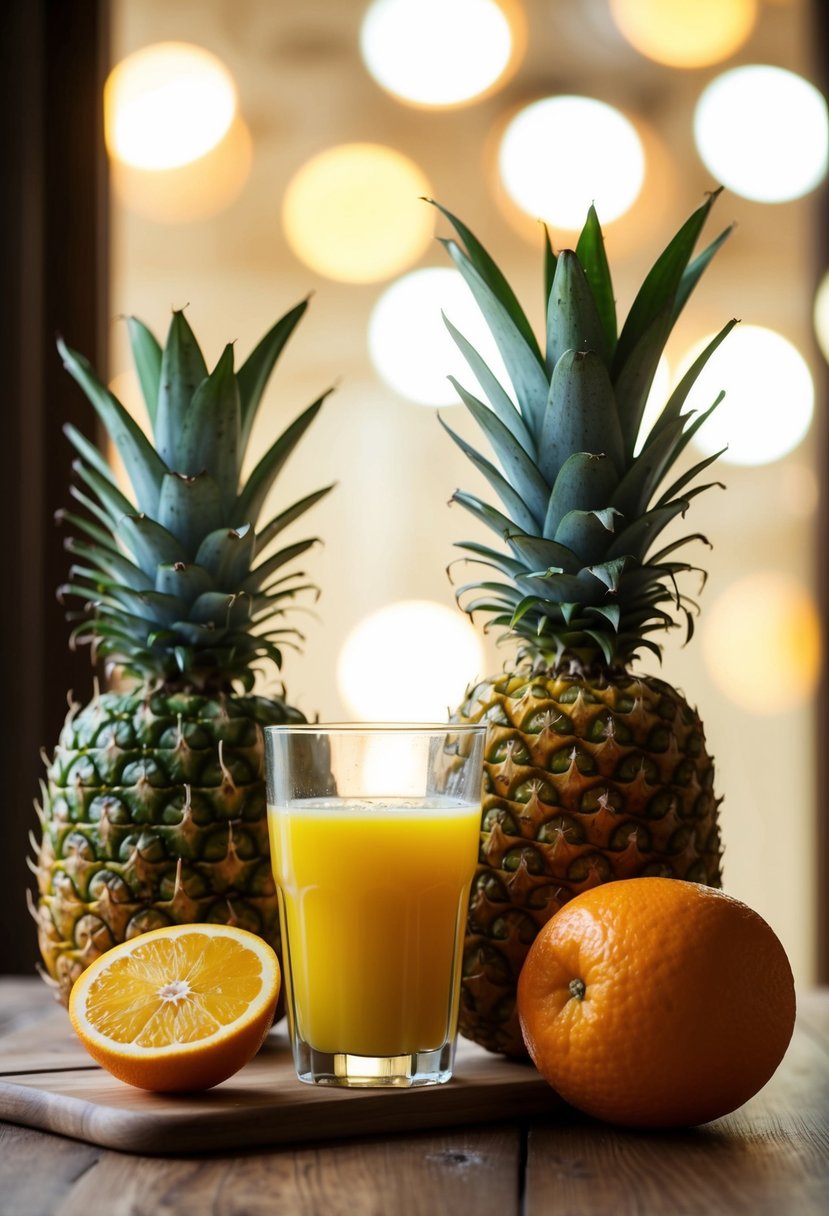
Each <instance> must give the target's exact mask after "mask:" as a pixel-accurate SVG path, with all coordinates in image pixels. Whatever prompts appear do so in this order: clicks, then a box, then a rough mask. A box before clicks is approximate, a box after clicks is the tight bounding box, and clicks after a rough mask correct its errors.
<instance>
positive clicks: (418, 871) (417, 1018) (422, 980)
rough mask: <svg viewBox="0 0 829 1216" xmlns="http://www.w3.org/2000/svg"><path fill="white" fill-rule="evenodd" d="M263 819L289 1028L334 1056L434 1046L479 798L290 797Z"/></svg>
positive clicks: (455, 954) (448, 986)
mask: <svg viewBox="0 0 829 1216" xmlns="http://www.w3.org/2000/svg"><path fill="white" fill-rule="evenodd" d="M268 820H269V825H270V838H271V855H272V858H273V867H274V874H275V876H276V881H277V885H278V887H279V892H280V913H281V917H282V940H283V950H284V954H285V959H284V961H285V964H286V982H287V984H288V986H289V997H290V999H289V1006H291V1005H292V1006H293V1011H294V1017H295V1019H296V1026H295V1028H294V1029H295V1033H296V1034H297V1035H298V1036H299V1037H300V1038H301V1039H302V1040H303V1041H304V1042H305V1043H307V1044H309V1045H310V1046H311V1047H312V1048H313V1049H314V1050H315V1051H318V1052H327V1053H331V1054H332V1055H333V1054H337V1053H340V1054H349V1055H354V1056H403V1055H408V1054H414V1053H416V1052H423V1051H431V1050H434V1049H437V1048H440V1047H441V1046H442V1045H443V1044H444V1043H446V1042H447V1040H449V1039H450V1038H451V1037H452V1036H453V1035H454V1034H455V1029H456V1022H457V1002H458V989H459V983H460V963H461V941H462V935H463V928H464V923H465V917H466V906H467V899H468V894H469V886H470V883H471V881H472V875H473V873H474V870H475V863H476V860H477V852H478V840H479V829H480V804H479V803H476V804H470V803H467V802H460V801H458V800H455V799H450V798H444V797H440V798H429V799H397V800H395V799H389V798H382V799H379V798H378V799H372V798H367V799H360V800H356V799H348V798H317V799H308V800H299V799H298V800H296V801H294V802H292V804H291V805H290V806H288V807H277V806H271V807H270V808H269V812H268ZM285 943H287V945H286V944H285Z"/></svg>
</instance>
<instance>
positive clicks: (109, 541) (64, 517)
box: [56, 486, 118, 551]
mask: <svg viewBox="0 0 829 1216" xmlns="http://www.w3.org/2000/svg"><path fill="white" fill-rule="evenodd" d="M69 493H70V494H71V495H72V497H73V498H74V499H75V500H76V501H77V502H79V503H80V504H81V506H83V507H86V509H87V511H89V513H90V515H93V516H94V517H95V519H97V520H98V521H99V522H100V523H102V524H103V528H99V527H98V526H97V525H96V524H94V523H92V521H91V520H89V519H86V518H84V517H83V516H80V515H75V514H74V513H73V512H71V511H60V512H58V514H57V516H56V519H57V520H59V521H60V522H61V523H64V522H66V523H70V524H72V525H73V526H74V527H76V528H81V529H82V530H83V531H84V532H86V534H87V536H91V537H92V538H93V539H94V540H95V541H96V542H97V543H98V544H100V545H101V546H103V547H104V548H107V549H112V550H114V551H118V547H117V543H116V541H115V538H114V537H113V535H112V530H113V527H114V520H113V518H112V516H111V515H110V514H109V512H108V511H105V510H104V508H103V507H101V506H99V505H98V503H97V502H95V501H94V500H93V499H91V498H89V496H88V495H86V494H84V493H83V491H82V490H79V489H78V487H77V486H70V487H69Z"/></svg>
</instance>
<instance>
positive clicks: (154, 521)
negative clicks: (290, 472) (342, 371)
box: [32, 301, 331, 1002]
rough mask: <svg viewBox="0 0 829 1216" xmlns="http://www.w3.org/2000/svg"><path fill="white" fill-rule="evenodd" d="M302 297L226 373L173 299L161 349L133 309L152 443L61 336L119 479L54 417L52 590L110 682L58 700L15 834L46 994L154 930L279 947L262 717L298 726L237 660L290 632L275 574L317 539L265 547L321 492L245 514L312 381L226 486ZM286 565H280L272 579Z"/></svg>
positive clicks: (226, 356)
mask: <svg viewBox="0 0 829 1216" xmlns="http://www.w3.org/2000/svg"><path fill="white" fill-rule="evenodd" d="M306 307H307V301H303V302H302V303H300V304H299V305H297V307H295V308H294V309H292V310H291V311H289V312H288V313H286V315H285V316H284V317H282V318H281V320H279V321H278V322H277V323H276V325H274V326H273V328H272V329H271V330H270V331H269V332H268V333H267V334H266V336H265V337H264V338H263V339H262V341H261V342H260V343H259V345H258V346H257V347H256V349H255V350H254V351H253V352H252V354H251V355H250V357H249V358H248V359H247V361H246V362H245V363H244V364H243V365H242V367H240V369H239V370H238V372H236V371H234V365H233V348H232V346H230V345H228V346H227V347H226V348H225V350H224V352H223V353H222V355H221V357H220V359H219V361H218V363H217V364H216V366H215V368H214V369H213V371H212V372H210V373H209V374H208V370H207V367H206V365H205V361H204V357H203V355H202V353H201V350H200V349H199V346H198V343H197V341H196V338H195V336H194V334H193V332H192V330H191V328H190V326H189V325H188V323H187V320H186V319H185V317H184V314H183V312H174V313H173V317H172V322H171V325H170V330H169V334H168V337H167V342H166V345H165V347H164V348H163V350H162V348H161V346H160V345H159V343H158V341H157V340H156V338H155V337H154V336H153V335H152V334H151V333H150V331H149V330H148V329H147V328H146V326H144V325H143V324H142V323H141V322H140V321H138V320H136V319H135V318H130V319H129V322H128V325H129V336H130V341H131V345H132V353H133V357H134V360H135V364H136V368H137V371H138V376H139V379H140V383H141V388H142V391H143V395H144V398H145V401H146V404H147V409H148V412H149V416H150V420H151V424H152V430H153V437H154V443H151V442H150V441H149V440H148V439H147V438H146V436H145V435H144V433H143V432H142V431H141V429H140V428H139V427H138V425H137V424H136V423H135V421H134V420H133V419H132V418H131V416H130V415H129V413H128V412H127V411H126V410H125V409H124V407H123V405H122V404H121V403H120V402H119V401H118V400H117V398H115V397H114V396H113V394H112V393H110V392H109V391H108V389H107V388H106V387H105V386H104V385H103V384H102V383H101V382H100V380H99V379H98V378H97V376H96V375H95V372H94V371H93V370H92V368H91V367H90V365H89V363H88V362H87V361H86V360H85V359H84V358H82V357H81V356H80V355H78V354H76V353H75V352H74V351H71V350H70V349H69V348H68V347H66V346H65V345H64V343H63V342H60V343H59V348H60V351H61V354H62V356H63V359H64V363H65V366H66V368H67V370H68V371H69V372H70V374H71V375H72V376H73V377H74V378H75V380H76V381H77V382H78V383H79V384H80V386H81V388H82V389H83V390H84V392H85V393H86V395H87V396H88V397H89V399H90V401H91V402H92V404H93V406H94V407H95V409H96V411H97V413H98V416H99V418H100V420H101V421H102V422H103V424H104V426H105V427H106V429H107V432H108V434H109V436H110V439H111V440H112V442H113V444H114V445H115V448H116V449H117V451H118V453H119V454H120V456H121V458H122V460H123V462H124V465H125V467H126V470H127V473H128V475H129V477H130V481H131V483H132V488H133V492H134V501H131V500H130V499H129V498H128V497H126V495H125V494H124V493H122V491H121V490H120V489H119V488H118V486H117V484H116V480H115V476H114V474H113V472H112V470H111V468H110V467H109V466H108V464H107V463H106V461H105V460H104V458H103V456H102V455H101V453H100V452H99V451H98V449H97V448H95V447H94V446H93V445H92V444H90V443H89V442H88V441H87V440H86V439H85V438H84V437H83V436H82V435H81V434H79V433H78V432H77V431H76V430H74V429H73V428H72V427H67V428H66V433H67V435H68V437H69V439H70V440H71V442H72V444H73V445H74V447H75V449H76V450H77V453H78V459H77V460H76V462H75V465H74V468H75V472H76V474H77V477H78V479H79V483H80V484H79V485H76V486H73V488H72V494H73V495H74V497H75V498H76V499H77V501H78V502H79V503H80V504H81V506H82V507H83V509H84V511H83V514H74V513H70V512H67V513H66V516H65V517H66V519H67V521H68V522H70V523H71V524H72V525H74V527H75V529H76V530H77V531H78V532H79V533H80V536H79V537H73V538H71V539H69V540H68V541H67V548H68V549H69V551H70V553H71V554H72V557H73V559H74V565H73V566H72V570H71V574H70V582H69V583H68V585H67V586H66V587H64V588H62V592H63V593H64V594H66V595H69V596H73V597H77V598H79V599H80V600H82V601H85V604H84V611H80V612H74V613H71V614H70V619H74V620H76V621H77V622H78V623H77V624H76V625H75V627H74V629H73V631H72V644H73V645H74V644H79V643H89V644H90V645H91V648H92V653H93V655H94V656H95V657H96V658H100V659H102V660H104V661H105V663H106V665H107V670H108V671H109V672H110V673H117V676H118V679H117V682H116V683H117V686H116V687H114V688H113V689H112V690H110V691H106V692H100V691H98V690H96V692H95V695H94V696H93V698H92V700H91V701H90V703H89V704H88V705H86V706H85V707H84V708H82V709H81V708H80V707H79V706H77V705H73V706H72V708H71V709H70V712H69V714H68V716H67V718H66V722H65V724H64V727H63V730H62V732H61V736H60V741H59V743H58V745H57V747H56V749H55V751H54V754H53V756H52V758H51V760H50V761H47V778H46V781H45V782H42V783H41V785H42V807H40V808H39V814H40V820H41V826H42V836H41V840H40V842H39V843H38V842H36V841H34V840H33V844H34V847H35V850H36V860H35V862H34V863H33V864H32V869H33V870H34V871H35V873H36V875H37V882H38V889H39V896H38V901H37V908H36V909H33V911H34V914H35V918H36V921H37V925H38V937H39V944H40V950H41V954H42V956H43V960H44V963H45V966H46V971H47V972H48V975H49V977H51V980H52V981H53V982H54V983H55V985H56V987H57V992H58V994H59V996H60V997H61V999H63V1000H64V1002H65V1001H66V1000H67V998H68V995H69V990H70V988H71V986H72V984H73V982H74V980H75V979H76V978H77V976H78V975H79V974H80V972H81V971H82V970H83V969H84V968H85V967H86V966H88V965H89V963H91V962H92V961H93V960H94V959H95V958H96V957H97V956H98V955H99V954H101V953H102V952H103V951H105V950H107V949H108V948H109V947H111V946H113V945H115V944H116V943H118V942H120V941H123V940H124V939H125V938H129V937H132V936H134V935H135V934H137V933H141V932H144V931H146V930H148V929H153V928H156V927H157V926H159V925H165V924H170V923H181V922H189V921H213V922H216V923H227V924H235V925H240V926H242V927H243V928H246V929H250V930H252V931H253V932H255V933H258V934H260V935H261V936H262V937H264V938H265V939H266V940H267V941H269V942H270V943H271V944H272V945H273V946H274V947H276V948H277V949H279V944H280V943H279V917H278V911H277V902H276V895H275V889H274V882H273V878H272V875H271V870H270V862H269V850H268V831H267V816H266V805H265V789H264V780H263V743H262V727H263V726H265V725H268V724H271V723H280V722H292V721H298V722H301V721H304V716H303V714H302V713H301V712H300V711H299V710H298V709H295V708H293V707H291V706H290V705H288V704H287V703H286V701H285V700H284V699H282V698H283V697H284V692H283V693H282V694H281V697H280V699H273V700H271V699H268V698H266V697H263V696H257V695H254V694H253V692H252V691H251V690H252V687H253V683H254V672H255V670H256V669H257V666H258V665H260V664H264V665H265V666H270V667H272V666H273V665H275V666H276V667H277V668H278V667H279V666H280V664H281V651H280V645H284V644H285V643H286V642H288V643H290V641H291V640H292V637H293V638H294V639H295V636H296V631H295V630H293V629H291V628H290V627H289V626H288V625H286V623H285V616H286V609H289V606H290V601H291V600H292V599H293V597H295V596H296V595H297V594H298V593H300V592H302V591H306V590H308V589H309V586H308V584H306V583H305V582H304V578H305V576H304V575H303V574H301V573H297V572H295V571H294V570H293V569H292V566H293V563H294V561H295V559H297V558H298V557H299V556H300V555H301V554H302V553H304V552H305V551H306V550H307V549H308V548H310V547H311V545H313V544H314V543H315V541H314V540H302V541H299V542H296V543H293V544H289V545H287V546H285V547H282V548H277V549H276V550H275V551H273V550H272V548H271V547H272V542H274V541H276V540H277V538H278V537H280V536H281V534H282V532H283V529H285V528H286V527H288V525H290V524H292V523H293V521H294V520H295V519H297V518H298V516H300V515H301V514H302V513H303V512H304V511H306V510H307V509H308V508H309V507H311V506H313V505H314V503H316V502H318V501H319V499H321V498H322V497H323V495H324V494H326V493H327V492H328V490H329V489H330V488H331V487H330V486H328V487H326V488H325V489H321V490H317V491H315V492H314V493H311V494H309V495H308V496H307V497H305V498H303V499H301V500H300V501H299V502H296V503H294V504H293V505H292V506H290V507H288V508H287V509H285V510H282V511H281V512H280V513H279V514H277V515H275V516H274V517H273V518H272V519H270V520H269V521H268V522H266V523H264V525H262V526H258V519H259V515H260V512H261V510H262V507H263V505H264V502H265V498H266V496H267V494H268V492H269V491H270V488H271V486H272V484H273V483H274V480H275V478H276V477H277V475H278V474H279V472H280V470H281V469H282V467H283V465H284V463H285V461H286V460H287V458H288V457H289V455H290V454H291V452H292V451H293V449H294V447H295V445H296V444H297V443H298V441H299V440H300V439H301V437H302V435H303V434H304V432H305V431H306V429H307V428H308V426H309V425H310V423H311V422H312V421H313V419H314V418H315V416H316V414H317V413H318V411H319V409H320V406H321V405H322V402H323V400H324V398H325V396H326V395H327V394H323V396H321V397H320V398H319V399H318V400H317V401H315V402H314V403H313V405H311V406H309V407H308V408H307V409H306V410H305V411H304V412H303V413H302V414H300V416H299V417H298V418H297V419H296V420H295V421H294V422H293V423H292V424H291V425H290V426H289V427H288V428H287V429H286V430H285V432H284V433H283V434H282V435H281V436H280V437H279V438H278V439H276V441H275V442H274V443H273V445H272V446H271V447H270V448H269V449H268V451H267V452H266V453H265V455H264V456H263V457H262V459H261V460H260V461H259V463H258V464H257V465H256V467H255V468H254V469H253V470H252V472H251V473H250V476H249V477H248V478H247V480H245V481H244V482H242V481H241V468H242V462H243V459H244V455H245V450H246V448H247V444H248V440H249V438H250V434H251V430H252V427H253V422H254V418H255V416H256V413H257V410H258V407H259V405H260V402H261V400H262V394H263V392H264V389H265V386H266V384H267V382H268V379H269V377H270V374H271V372H272V370H273V368H274V365H275V363H276V361H277V359H278V357H279V355H280V353H281V351H282V349H283V347H284V345H285V343H286V342H287V340H288V338H289V337H290V335H291V333H292V332H293V330H294V328H295V326H296V325H297V323H298V322H299V320H300V318H301V317H302V315H303V313H304V312H305V309H306ZM286 571H287V572H286Z"/></svg>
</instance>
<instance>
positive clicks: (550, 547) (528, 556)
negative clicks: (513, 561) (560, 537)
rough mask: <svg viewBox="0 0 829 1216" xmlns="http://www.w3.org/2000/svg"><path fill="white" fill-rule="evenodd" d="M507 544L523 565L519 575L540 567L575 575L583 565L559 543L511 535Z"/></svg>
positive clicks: (536, 537) (577, 556) (571, 551)
mask: <svg viewBox="0 0 829 1216" xmlns="http://www.w3.org/2000/svg"><path fill="white" fill-rule="evenodd" d="M507 543H508V544H509V547H510V548H511V549H512V551H513V553H514V554H515V555H516V557H519V558H520V559H521V561H522V562H523V563H524V566H523V569H522V570H521V571H520V573H521V574H526V573H527V572H528V570H529V571H532V570H538V569H539V568H541V567H545V568H548V567H550V568H551V567H557V568H558V569H560V570H563V571H564V572H565V573H567V574H577V573H578V572H579V570H580V569H581V568H582V566H583V565H584V562H580V561H579V555H578V554H577V553H576V552H574V550H572V549H570V548H568V547H567V546H566V545H565V544H564V543H562V542H560V541H554V540H545V539H544V538H543V537H541V536H520V535H518V534H513V535H512V536H508V537H507Z"/></svg>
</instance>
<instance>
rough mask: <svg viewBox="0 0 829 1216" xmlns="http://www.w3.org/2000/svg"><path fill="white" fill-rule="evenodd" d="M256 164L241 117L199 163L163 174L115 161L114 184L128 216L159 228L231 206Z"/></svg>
mask: <svg viewBox="0 0 829 1216" xmlns="http://www.w3.org/2000/svg"><path fill="white" fill-rule="evenodd" d="M252 163H253V142H252V140H251V135H250V131H249V130H248V127H247V124H246V122H245V121H244V119H243V118H242V116H241V115H240V114H237V115H236V117H235V118H234V120H233V122H232V123H231V126H230V130H229V131H228V132H227V134H226V135H225V136H224V138H223V139H222V140H221V141H220V142H219V143H218V144H217V145H216V146H215V147H214V148H211V149H210V151H209V152H207V153H205V155H204V156H200V157H198V159H197V160H191V161H188V162H187V164H184V165H179V166H177V167H176V168H172V169H165V170H164V171H163V172H159V171H158V170H157V169H138V168H136V167H135V166H134V165H128V164H126V163H124V162H122V161H118V160H113V161H112V163H111V165H110V183H111V186H112V191H113V194H114V195H115V196H116V198H117V199H118V200H119V202H120V203H121V204H122V205H123V206H124V207H125V208H126V209H127V210H128V211H131V212H133V213H135V214H138V215H143V216H146V217H147V219H150V220H153V221H154V222H155V223H157V224H187V223H191V222H193V221H196V220H206V219H209V218H210V217H211V216H214V215H218V214H219V212H221V211H224V210H225V208H227V207H229V206H230V205H231V203H233V202H234V201H235V200H236V199H237V198H238V197H239V195H240V194H241V192H242V190H243V189H244V187H245V184H246V183H247V181H248V177H249V175H250V170H251V165H252Z"/></svg>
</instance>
